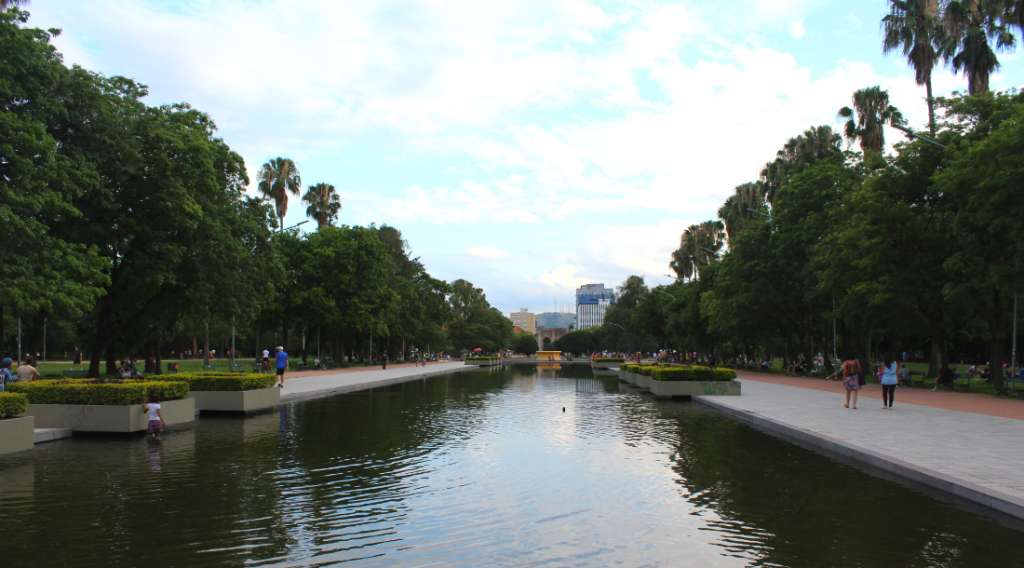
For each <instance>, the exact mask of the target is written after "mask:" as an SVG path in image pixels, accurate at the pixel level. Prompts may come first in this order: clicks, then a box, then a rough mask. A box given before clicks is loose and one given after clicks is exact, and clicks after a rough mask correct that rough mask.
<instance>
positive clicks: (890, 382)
mask: <svg viewBox="0 0 1024 568" xmlns="http://www.w3.org/2000/svg"><path fill="white" fill-rule="evenodd" d="M879 373H880V377H879V380H880V382H881V383H882V408H892V403H893V399H894V398H895V397H896V383H897V382H899V378H898V377H899V376H900V364H899V363H898V362H896V358H895V357H893V356H892V354H891V353H890V354H887V355H886V356H885V361H884V364H883V365H882V368H881V369H879Z"/></svg>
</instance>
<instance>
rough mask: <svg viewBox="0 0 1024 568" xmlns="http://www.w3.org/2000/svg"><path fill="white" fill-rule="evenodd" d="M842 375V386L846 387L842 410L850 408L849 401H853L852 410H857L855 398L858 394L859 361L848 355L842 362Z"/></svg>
mask: <svg viewBox="0 0 1024 568" xmlns="http://www.w3.org/2000/svg"><path fill="white" fill-rule="evenodd" d="M841 370H842V373H843V386H844V387H846V402H845V403H844V404H843V408H850V399H851V398H852V399H853V409H854V410H857V397H858V395H859V394H860V376H861V370H860V361H858V360H857V358H856V357H854V356H853V355H850V356H848V357H847V358H846V360H845V361H843V365H842V367H841Z"/></svg>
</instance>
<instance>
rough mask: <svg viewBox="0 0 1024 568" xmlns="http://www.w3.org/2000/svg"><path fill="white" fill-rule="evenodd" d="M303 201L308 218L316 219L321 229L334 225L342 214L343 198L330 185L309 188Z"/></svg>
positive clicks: (320, 184)
mask: <svg viewBox="0 0 1024 568" xmlns="http://www.w3.org/2000/svg"><path fill="white" fill-rule="evenodd" d="M302 200H303V201H305V202H306V216H307V217H311V218H313V219H316V224H317V226H318V227H319V228H321V229H323V228H324V227H327V226H330V225H332V224H333V223H334V221H336V220H337V219H338V213H339V212H341V197H339V196H338V192H337V191H336V190H335V189H334V186H333V185H331V184H329V183H318V184H316V185H311V186H309V189H307V190H306V193H305V195H303V196H302Z"/></svg>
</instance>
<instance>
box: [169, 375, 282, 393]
mask: <svg viewBox="0 0 1024 568" xmlns="http://www.w3.org/2000/svg"><path fill="white" fill-rule="evenodd" d="M167 380H168V381H172V382H177V381H181V382H185V383H188V386H189V390H192V391H247V390H257V389H265V388H269V387H272V386H274V382H275V381H276V380H277V379H276V378H275V377H274V375H265V374H260V373H180V374H177V375H173V376H171V377H168V378H167Z"/></svg>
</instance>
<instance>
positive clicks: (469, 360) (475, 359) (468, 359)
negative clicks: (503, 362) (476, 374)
mask: <svg viewBox="0 0 1024 568" xmlns="http://www.w3.org/2000/svg"><path fill="white" fill-rule="evenodd" d="M497 360H498V358H497V357H493V356H485V357H466V362H467V363H476V362H478V361H497Z"/></svg>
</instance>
